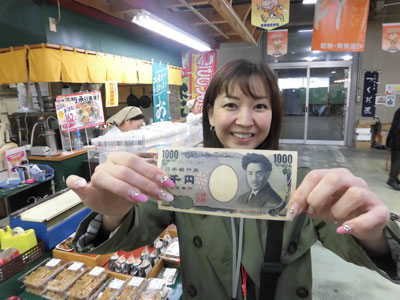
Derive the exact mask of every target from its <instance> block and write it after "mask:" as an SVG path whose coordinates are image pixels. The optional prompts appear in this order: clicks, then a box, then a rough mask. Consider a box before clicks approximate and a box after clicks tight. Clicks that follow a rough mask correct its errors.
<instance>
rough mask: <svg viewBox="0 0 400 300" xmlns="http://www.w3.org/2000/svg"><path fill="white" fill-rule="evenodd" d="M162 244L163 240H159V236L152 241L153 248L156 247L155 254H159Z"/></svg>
mask: <svg viewBox="0 0 400 300" xmlns="http://www.w3.org/2000/svg"><path fill="white" fill-rule="evenodd" d="M163 246H164V245H163V242H162V241H160V239H159V238H158V239H157V240H156V241H155V242H154V248H156V251H157V255H160V253H161V250H162V248H163Z"/></svg>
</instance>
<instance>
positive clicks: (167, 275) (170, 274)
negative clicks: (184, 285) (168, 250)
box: [159, 268, 179, 285]
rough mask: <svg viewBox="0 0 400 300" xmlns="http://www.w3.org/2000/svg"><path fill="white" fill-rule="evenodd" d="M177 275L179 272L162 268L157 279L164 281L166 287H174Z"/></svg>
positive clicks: (174, 269)
mask: <svg viewBox="0 0 400 300" xmlns="http://www.w3.org/2000/svg"><path fill="white" fill-rule="evenodd" d="M178 274H179V270H178V269H176V268H164V269H162V270H161V272H160V275H159V278H161V279H164V280H165V281H166V282H167V285H174V284H175V281H176V278H177V277H178Z"/></svg>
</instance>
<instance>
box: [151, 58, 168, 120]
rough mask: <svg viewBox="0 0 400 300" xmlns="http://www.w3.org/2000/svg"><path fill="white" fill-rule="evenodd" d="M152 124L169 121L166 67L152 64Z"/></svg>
mask: <svg viewBox="0 0 400 300" xmlns="http://www.w3.org/2000/svg"><path fill="white" fill-rule="evenodd" d="M152 69H153V71H152V72H153V104H154V122H159V121H169V119H170V118H169V103H168V66H167V65H163V64H161V63H156V62H154V63H153V67H152Z"/></svg>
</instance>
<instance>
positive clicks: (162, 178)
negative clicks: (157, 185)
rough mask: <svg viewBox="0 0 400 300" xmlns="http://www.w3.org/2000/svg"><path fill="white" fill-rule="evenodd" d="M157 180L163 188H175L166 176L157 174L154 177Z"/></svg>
mask: <svg viewBox="0 0 400 300" xmlns="http://www.w3.org/2000/svg"><path fill="white" fill-rule="evenodd" d="M156 178H157V180H158V181H159V182H161V183H162V184H163V185H164V186H166V187H170V188H173V187H175V183H174V182H173V181H172V180H171V179H170V178H169V177H168V176H166V175H161V174H158V175H157V176H156Z"/></svg>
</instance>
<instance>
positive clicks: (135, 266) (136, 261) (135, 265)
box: [130, 257, 142, 276]
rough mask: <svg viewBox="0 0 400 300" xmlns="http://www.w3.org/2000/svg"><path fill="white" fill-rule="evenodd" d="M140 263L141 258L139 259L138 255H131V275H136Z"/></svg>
mask: <svg viewBox="0 0 400 300" xmlns="http://www.w3.org/2000/svg"><path fill="white" fill-rule="evenodd" d="M141 264H142V260H141V259H140V257H136V258H135V257H133V264H132V267H131V273H130V274H131V275H132V276H137V274H138V271H139V266H140V265H141Z"/></svg>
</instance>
